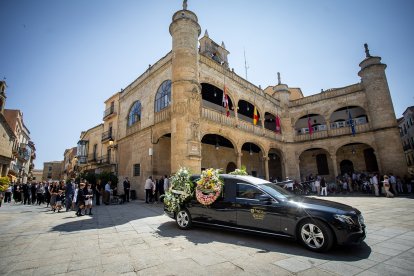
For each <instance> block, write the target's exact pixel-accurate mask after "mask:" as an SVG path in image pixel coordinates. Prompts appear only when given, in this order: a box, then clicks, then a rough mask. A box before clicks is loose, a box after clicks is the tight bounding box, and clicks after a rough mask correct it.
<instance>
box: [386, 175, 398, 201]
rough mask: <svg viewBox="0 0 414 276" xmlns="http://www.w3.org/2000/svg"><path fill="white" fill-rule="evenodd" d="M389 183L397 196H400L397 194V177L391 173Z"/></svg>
mask: <svg viewBox="0 0 414 276" xmlns="http://www.w3.org/2000/svg"><path fill="white" fill-rule="evenodd" d="M388 181H389V182H390V186H391V188H392V191H393V192H394V194H395V195H396V196H397V195H398V192H397V179H396V178H395V176H394V175H393V174H392V173H390V176H389V179H388Z"/></svg>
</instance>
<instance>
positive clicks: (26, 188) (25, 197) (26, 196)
mask: <svg viewBox="0 0 414 276" xmlns="http://www.w3.org/2000/svg"><path fill="white" fill-rule="evenodd" d="M29 190H30V187H29V186H28V185H27V183H24V184H23V204H24V205H26V202H27V204H30V192H29Z"/></svg>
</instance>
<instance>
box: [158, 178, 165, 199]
mask: <svg viewBox="0 0 414 276" xmlns="http://www.w3.org/2000/svg"><path fill="white" fill-rule="evenodd" d="M157 189H158V191H159V193H160V196H162V195H163V194H164V193H165V191H164V176H161V179H160V181H159V182H158V187H157Z"/></svg>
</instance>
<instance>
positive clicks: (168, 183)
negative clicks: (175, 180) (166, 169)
mask: <svg viewBox="0 0 414 276" xmlns="http://www.w3.org/2000/svg"><path fill="white" fill-rule="evenodd" d="M169 189H170V180H169V179H168V177H167V175H164V193H165V192H167V191H168V190H169Z"/></svg>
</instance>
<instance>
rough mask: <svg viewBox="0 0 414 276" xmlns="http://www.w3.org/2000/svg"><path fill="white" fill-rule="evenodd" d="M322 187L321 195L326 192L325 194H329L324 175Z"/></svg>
mask: <svg viewBox="0 0 414 276" xmlns="http://www.w3.org/2000/svg"><path fill="white" fill-rule="evenodd" d="M321 187H322V192H321V196H323V194H324V193H325V196H328V191H327V187H326V180H325V177H322V179H321Z"/></svg>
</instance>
